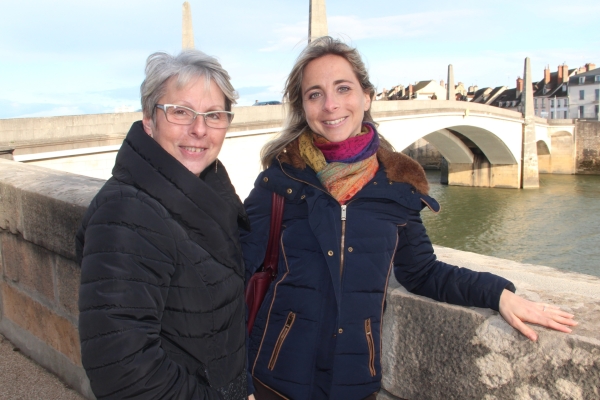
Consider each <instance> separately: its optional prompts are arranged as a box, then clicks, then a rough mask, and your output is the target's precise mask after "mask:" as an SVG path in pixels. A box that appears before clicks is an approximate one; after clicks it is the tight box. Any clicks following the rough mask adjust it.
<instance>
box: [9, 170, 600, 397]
mask: <svg viewBox="0 0 600 400" xmlns="http://www.w3.org/2000/svg"><path fill="white" fill-rule="evenodd" d="M102 184H103V181H102V180H99V179H94V178H86V177H83V176H78V175H72V174H68V173H63V172H59V171H52V170H48V169H45V168H41V167H36V166H31V165H24V164H20V163H17V162H14V161H8V160H0V260H1V263H0V333H2V334H3V335H5V336H6V337H7V338H8V339H9V340H11V341H12V342H13V343H14V344H15V345H16V346H18V347H19V348H20V349H21V351H22V352H23V353H25V354H27V355H28V356H30V357H31V358H32V359H34V360H35V361H36V362H38V363H39V364H41V365H42V366H44V367H46V368H48V369H49V370H50V371H52V372H53V373H55V374H56V375H58V376H59V377H61V378H62V379H63V380H64V381H65V382H66V383H67V384H69V385H70V386H72V387H73V388H75V389H76V390H78V391H79V392H80V393H82V394H83V395H84V396H86V397H88V398H90V399H91V398H93V395H92V393H91V392H90V389H89V382H88V381H87V378H86V376H85V372H84V371H83V369H82V367H81V361H80V349H79V337H78V331H77V317H78V312H77V298H78V286H79V280H80V274H79V267H78V265H77V264H76V262H75V245H74V236H75V232H76V229H77V227H78V224H79V220H80V219H81V217H82V215H83V213H84V212H85V209H86V207H87V205H88V204H89V202H90V201H91V199H92V198H93V196H94V195H95V193H96V192H97V191H98V190H99V189H100V187H101V186H102ZM436 253H437V254H438V257H439V258H440V259H442V260H444V261H446V262H449V263H452V264H456V265H461V266H464V267H467V268H471V269H475V270H481V271H488V272H493V273H497V274H500V275H503V276H505V277H507V278H508V279H510V280H512V281H513V282H514V283H515V284H516V286H517V288H518V293H519V294H521V295H523V296H525V297H527V298H529V299H532V300H538V301H544V302H548V303H552V304H558V305H560V306H562V307H563V308H565V309H567V310H569V311H572V312H574V313H575V314H576V315H577V318H578V320H579V321H580V325H579V326H578V327H577V328H575V330H574V332H573V334H571V335H565V334H560V333H557V332H551V331H548V330H546V329H542V328H539V327H538V328H536V330H537V331H538V333H539V334H540V335H539V340H538V342H537V343H532V342H530V341H528V340H527V339H525V338H524V337H523V336H521V335H519V334H517V333H516V332H515V331H514V330H513V329H512V328H510V327H509V326H508V325H507V324H506V323H505V322H504V321H503V320H502V319H501V317H499V316H498V314H497V313H495V312H493V311H490V310H484V309H476V308H464V307H457V306H451V305H447V304H443V303H438V302H435V301H431V300H429V299H425V298H422V297H420V296H415V295H412V294H409V293H407V292H406V291H405V290H404V289H403V288H402V287H400V286H399V285H398V284H397V283H396V282H394V281H393V279H392V282H391V283H390V287H389V290H388V301H387V310H386V314H385V316H384V319H385V324H384V329H383V348H382V352H381V354H382V365H383V370H384V376H383V390H382V392H381V393H380V395H379V398H380V399H448V398H477V399H487V400H493V399H498V400H499V399H506V398H511V399H531V398H544V399H562V398H571V399H590V398H600V393H599V391H598V390H599V389H598V388H600V373H599V371H600V313H599V312H598V311H600V279H598V278H595V277H591V276H587V275H580V274H574V273H565V272H560V271H557V270H555V269H552V268H547V267H539V266H533V265H524V264H519V263H516V262H511V261H507V260H501V259H497V258H493V257H486V256H480V255H477V254H473V253H466V252H460V251H456V250H451V249H447V248H440V247H436Z"/></svg>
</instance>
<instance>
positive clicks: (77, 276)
mask: <svg viewBox="0 0 600 400" xmlns="http://www.w3.org/2000/svg"><path fill="white" fill-rule="evenodd" d="M80 282H81V268H80V267H79V265H77V263H76V262H75V261H71V260H69V259H66V258H64V257H60V256H57V257H56V287H57V292H58V304H59V306H60V307H61V308H62V309H64V311H65V312H66V313H67V314H69V315H71V316H73V318H75V319H76V318H77V317H78V315H79V309H78V306H77V301H78V299H79V284H80Z"/></svg>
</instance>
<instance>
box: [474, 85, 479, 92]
mask: <svg viewBox="0 0 600 400" xmlns="http://www.w3.org/2000/svg"><path fill="white" fill-rule="evenodd" d="M478 90H479V86H477V85H475V86H473V93H475V92H476V91H478Z"/></svg>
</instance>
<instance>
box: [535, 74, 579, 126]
mask: <svg viewBox="0 0 600 400" xmlns="http://www.w3.org/2000/svg"><path fill="white" fill-rule="evenodd" d="M578 72H579V69H577V68H574V69H569V67H567V66H566V65H564V64H563V65H559V66H558V69H557V71H556V72H552V73H551V72H550V67H549V66H547V67H546V68H545V69H544V78H543V79H542V80H541V81H539V82H537V83H536V84H535V85H534V92H533V106H534V109H535V115H536V116H538V117H541V118H546V119H567V118H570V117H569V91H568V87H569V78H570V77H572V76H574V75H575V74H577V73H578Z"/></svg>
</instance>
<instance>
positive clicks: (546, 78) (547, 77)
mask: <svg viewBox="0 0 600 400" xmlns="http://www.w3.org/2000/svg"><path fill="white" fill-rule="evenodd" d="M544 83H545V84H546V85H547V84H549V83H550V67H549V66H547V67H546V68H545V69H544Z"/></svg>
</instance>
